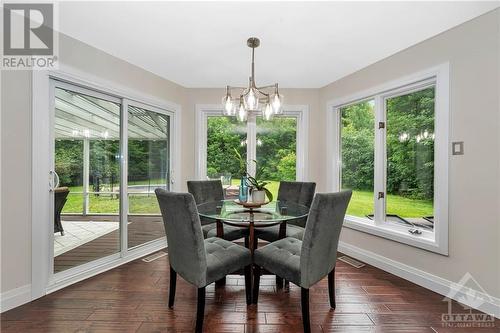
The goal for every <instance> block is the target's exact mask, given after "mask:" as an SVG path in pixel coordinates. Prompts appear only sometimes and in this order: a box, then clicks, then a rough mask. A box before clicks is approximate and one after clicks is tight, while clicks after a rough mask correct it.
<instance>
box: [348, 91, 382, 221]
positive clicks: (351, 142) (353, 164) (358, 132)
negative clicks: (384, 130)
mask: <svg viewBox="0 0 500 333" xmlns="http://www.w3.org/2000/svg"><path fill="white" fill-rule="evenodd" d="M373 107H374V101H373V99H371V100H368V101H364V102H360V103H355V104H351V105H348V106H345V107H342V108H340V117H341V127H340V135H341V139H340V142H341V148H340V151H341V166H342V169H341V180H340V184H341V188H342V189H351V190H352V191H353V194H352V198H351V202H350V203H349V207H348V208H347V214H348V215H351V216H356V217H367V216H369V215H370V214H373V202H374V201H373V170H374V158H375V155H374V151H375V128H374V126H375V125H374V124H375V114H374V113H373Z"/></svg>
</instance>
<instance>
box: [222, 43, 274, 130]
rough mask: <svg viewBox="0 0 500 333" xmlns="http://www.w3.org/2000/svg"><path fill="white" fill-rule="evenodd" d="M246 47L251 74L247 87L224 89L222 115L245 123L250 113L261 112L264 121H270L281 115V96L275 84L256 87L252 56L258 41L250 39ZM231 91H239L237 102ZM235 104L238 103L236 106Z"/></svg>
mask: <svg viewBox="0 0 500 333" xmlns="http://www.w3.org/2000/svg"><path fill="white" fill-rule="evenodd" d="M247 45H248V47H250V48H251V49H252V67H251V68H252V73H251V76H250V79H249V82H248V87H247V88H242V87H230V86H227V87H226V95H225V96H224V97H223V98H222V107H223V110H224V114H225V115H227V116H236V118H237V119H238V120H239V121H246V120H247V119H248V115H249V114H250V113H253V114H254V113H256V112H259V113H260V112H261V113H262V117H263V118H264V119H265V120H270V119H271V118H272V117H273V116H274V115H277V114H282V113H283V95H281V94H280V93H279V90H278V84H277V83H275V84H273V85H268V86H264V87H257V86H256V84H255V64H254V56H255V49H256V48H257V47H258V46H259V45H260V40H259V39H258V38H255V37H251V38H249V39H248V40H247ZM231 89H235V90H236V89H238V90H240V93H239V100H238V99H237V98H233V97H232V96H231ZM271 89H273V90H271ZM235 102H238V103H237V106H236V104H235Z"/></svg>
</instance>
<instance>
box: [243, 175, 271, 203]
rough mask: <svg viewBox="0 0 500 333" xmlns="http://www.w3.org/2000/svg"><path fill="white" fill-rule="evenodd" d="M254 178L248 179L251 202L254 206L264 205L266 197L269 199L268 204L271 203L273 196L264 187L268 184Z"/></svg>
mask: <svg viewBox="0 0 500 333" xmlns="http://www.w3.org/2000/svg"><path fill="white" fill-rule="evenodd" d="M256 177H257V176H255V177H250V176H249V177H248V179H247V181H248V185H249V186H250V193H251V194H252V202H253V203H254V204H263V203H266V196H267V198H268V199H269V202H271V201H273V194H272V193H271V191H269V190H268V189H267V188H266V185H267V184H269V182H266V181H263V180H258V179H257V178H256Z"/></svg>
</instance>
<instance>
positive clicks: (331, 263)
mask: <svg viewBox="0 0 500 333" xmlns="http://www.w3.org/2000/svg"><path fill="white" fill-rule="evenodd" d="M351 195H352V192H351V191H342V192H338V193H318V194H316V196H315V197H314V200H313V203H312V206H311V210H310V212H309V216H308V218H307V223H306V228H305V232H304V239H303V240H302V241H300V240H298V239H296V238H294V237H287V238H283V239H280V240H278V241H275V242H273V243H270V244H268V245H265V246H263V247H261V248H260V249H257V250H255V252H254V264H255V266H254V269H255V273H254V289H253V292H254V294H253V302H254V303H257V300H258V295H259V280H260V270H261V267H262V268H264V269H266V270H267V271H269V272H271V273H273V274H276V275H278V276H280V277H282V278H284V279H286V280H288V281H291V282H292V283H294V284H296V285H297V286H299V287H300V288H301V305H302V321H303V324H304V332H310V329H311V328H310V322H309V288H310V287H311V286H313V285H314V284H316V283H317V282H319V281H320V280H321V279H323V278H324V277H325V276H327V275H328V294H329V298H330V306H331V307H332V308H335V282H334V275H335V262H336V260H337V247H338V243H339V237H340V231H341V229H342V224H343V222H344V217H345V212H346V210H347V205H348V204H349V201H350V200H351Z"/></svg>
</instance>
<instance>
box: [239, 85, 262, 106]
mask: <svg viewBox="0 0 500 333" xmlns="http://www.w3.org/2000/svg"><path fill="white" fill-rule="evenodd" d="M243 102H244V103H245V109H247V110H248V111H256V110H258V109H259V92H258V91H257V89H256V88H253V87H251V88H249V89H248V93H247V94H246V95H245V96H244V97H243Z"/></svg>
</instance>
